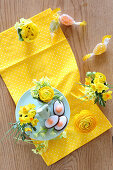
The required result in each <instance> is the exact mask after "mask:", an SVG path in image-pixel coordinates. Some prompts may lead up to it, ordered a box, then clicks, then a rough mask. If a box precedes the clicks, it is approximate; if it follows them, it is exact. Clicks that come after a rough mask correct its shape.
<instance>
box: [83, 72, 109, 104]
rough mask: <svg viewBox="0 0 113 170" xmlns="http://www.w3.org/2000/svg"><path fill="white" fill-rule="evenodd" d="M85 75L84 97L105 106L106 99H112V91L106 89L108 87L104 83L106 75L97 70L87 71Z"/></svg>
mask: <svg viewBox="0 0 113 170" xmlns="http://www.w3.org/2000/svg"><path fill="white" fill-rule="evenodd" d="M86 76H87V78H85V85H83V86H85V97H86V98H87V99H88V100H93V101H94V103H97V102H99V104H100V105H102V106H105V103H106V101H107V100H108V99H112V96H111V94H112V91H107V90H109V88H110V87H109V86H108V84H107V83H106V76H105V75H104V74H102V73H99V72H92V73H91V72H87V73H86Z"/></svg>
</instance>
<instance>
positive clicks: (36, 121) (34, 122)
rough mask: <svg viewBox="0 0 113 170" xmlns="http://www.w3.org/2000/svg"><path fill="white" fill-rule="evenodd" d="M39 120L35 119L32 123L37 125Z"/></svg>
mask: <svg viewBox="0 0 113 170" xmlns="http://www.w3.org/2000/svg"><path fill="white" fill-rule="evenodd" d="M38 122H39V120H38V119H33V120H32V122H31V124H32V125H33V126H36V125H37V123H38Z"/></svg>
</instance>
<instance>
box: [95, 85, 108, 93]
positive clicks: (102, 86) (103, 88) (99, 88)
mask: <svg viewBox="0 0 113 170" xmlns="http://www.w3.org/2000/svg"><path fill="white" fill-rule="evenodd" d="M105 88H107V86H105V85H104V84H103V83H97V84H96V90H97V92H98V93H102V91H103V90H105Z"/></svg>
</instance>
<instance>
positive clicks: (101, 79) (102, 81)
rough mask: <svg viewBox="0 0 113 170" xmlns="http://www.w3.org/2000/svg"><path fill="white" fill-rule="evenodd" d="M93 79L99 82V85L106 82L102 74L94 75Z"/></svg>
mask: <svg viewBox="0 0 113 170" xmlns="http://www.w3.org/2000/svg"><path fill="white" fill-rule="evenodd" d="M95 78H97V79H98V80H99V82H100V83H105V82H106V76H105V75H104V74H102V73H99V72H97V73H95Z"/></svg>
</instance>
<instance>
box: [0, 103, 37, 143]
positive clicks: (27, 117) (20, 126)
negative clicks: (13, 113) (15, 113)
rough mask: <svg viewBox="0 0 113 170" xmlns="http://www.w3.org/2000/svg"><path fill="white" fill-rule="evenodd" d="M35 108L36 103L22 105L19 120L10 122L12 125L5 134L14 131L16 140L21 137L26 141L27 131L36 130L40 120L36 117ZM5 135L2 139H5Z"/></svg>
mask: <svg viewBox="0 0 113 170" xmlns="http://www.w3.org/2000/svg"><path fill="white" fill-rule="evenodd" d="M34 108H35V105H34V104H28V105H25V106H21V107H20V111H19V121H17V122H16V123H10V124H11V125H12V127H11V129H9V131H8V132H6V134H5V136H6V135H8V134H10V135H11V134H12V133H14V132H16V134H15V135H14V138H16V140H20V138H21V139H22V140H23V141H24V140H25V139H26V133H25V132H32V130H34V131H36V128H35V126H36V125H37V123H38V122H39V120H38V119H37V118H35V115H36V110H35V109H34ZM10 132H11V133H10ZM5 136H4V137H5ZM27 136H29V135H27ZM4 137H3V138H2V139H4ZM2 139H1V140H2Z"/></svg>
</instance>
